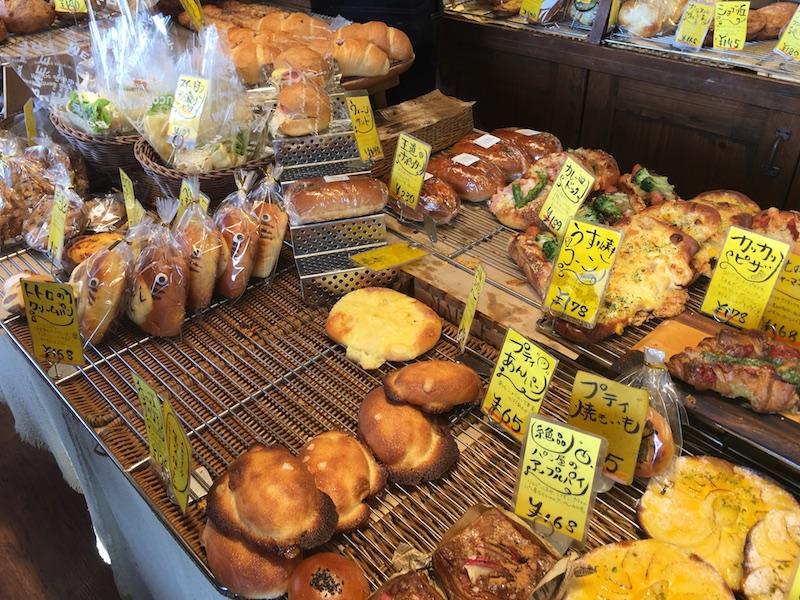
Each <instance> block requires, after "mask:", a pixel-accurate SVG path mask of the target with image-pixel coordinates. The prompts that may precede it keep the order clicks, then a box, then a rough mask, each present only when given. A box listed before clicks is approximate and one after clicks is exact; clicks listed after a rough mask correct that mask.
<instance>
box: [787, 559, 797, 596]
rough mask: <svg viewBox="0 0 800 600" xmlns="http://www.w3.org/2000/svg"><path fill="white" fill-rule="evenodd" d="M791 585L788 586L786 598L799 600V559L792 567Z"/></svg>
mask: <svg viewBox="0 0 800 600" xmlns="http://www.w3.org/2000/svg"><path fill="white" fill-rule="evenodd" d="M790 581H791V585H790V586H789V593H788V594H787V595H786V600H800V559H798V560H797V564H796V565H795V567H794V576H793V577H792V579H791V580H790Z"/></svg>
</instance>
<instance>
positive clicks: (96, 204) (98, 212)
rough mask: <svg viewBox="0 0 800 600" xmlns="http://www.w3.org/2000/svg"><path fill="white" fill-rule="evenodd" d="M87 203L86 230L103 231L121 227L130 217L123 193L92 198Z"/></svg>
mask: <svg viewBox="0 0 800 600" xmlns="http://www.w3.org/2000/svg"><path fill="white" fill-rule="evenodd" d="M84 204H85V205H86V219H87V223H86V231H91V232H94V233H103V232H105V231H114V230H115V229H119V228H121V227H122V226H123V225H124V224H125V222H126V221H127V219H128V215H127V213H126V212H125V200H124V199H123V197H122V194H104V195H102V196H96V197H94V198H90V199H89V200H87V201H86V202H85V203H84Z"/></svg>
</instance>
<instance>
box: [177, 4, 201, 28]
mask: <svg viewBox="0 0 800 600" xmlns="http://www.w3.org/2000/svg"><path fill="white" fill-rule="evenodd" d="M180 2H181V6H182V7H183V10H185V11H186V14H187V15H189V19H190V20H191V21H192V27H193V28H194V30H195V31H200V30H201V29H202V28H203V25H204V24H205V21H204V19H203V9H202V8H200V3H199V2H197V0H180Z"/></svg>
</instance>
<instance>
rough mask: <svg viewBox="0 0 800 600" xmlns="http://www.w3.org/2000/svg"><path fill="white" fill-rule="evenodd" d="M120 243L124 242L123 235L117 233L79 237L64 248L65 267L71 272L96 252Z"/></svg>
mask: <svg viewBox="0 0 800 600" xmlns="http://www.w3.org/2000/svg"><path fill="white" fill-rule="evenodd" d="M120 241H122V234H121V233H118V232H116V231H106V232H104V233H93V234H90V235H79V236H78V237H76V238H74V239H73V240H72V241H70V243H69V244H68V245H67V247H66V248H64V256H63V257H62V263H63V266H64V268H65V269H67V270H68V271H71V270H72V269H74V268H75V267H76V266H77V265H79V264H80V263H82V262H83V261H85V260H86V259H87V258H89V257H90V256H91V255H92V254H94V253H95V252H99V251H100V250H102V249H103V248H108V247H109V246H111V245H112V244H115V243H117V242H120Z"/></svg>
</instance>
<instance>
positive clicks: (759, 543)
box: [742, 510, 800, 600]
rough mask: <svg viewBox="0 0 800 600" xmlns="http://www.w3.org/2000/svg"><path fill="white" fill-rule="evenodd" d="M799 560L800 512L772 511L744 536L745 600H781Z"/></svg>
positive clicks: (743, 586)
mask: <svg viewBox="0 0 800 600" xmlns="http://www.w3.org/2000/svg"><path fill="white" fill-rule="evenodd" d="M798 558H800V510H771V511H769V512H768V513H767V514H766V516H765V517H764V518H763V519H761V520H760V521H759V522H758V523H756V524H755V525H754V526H753V528H752V529H751V530H750V533H748V534H747V543H746V544H745V550H744V582H743V583H742V591H743V592H744V595H745V597H746V598H747V600H783V599H784V598H786V595H787V594H788V593H789V586H790V585H791V582H792V574H793V573H792V570H793V568H794V566H795V565H796V564H797V559H798Z"/></svg>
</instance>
